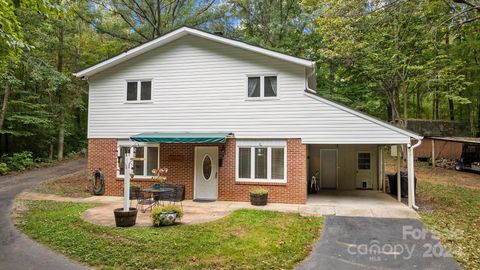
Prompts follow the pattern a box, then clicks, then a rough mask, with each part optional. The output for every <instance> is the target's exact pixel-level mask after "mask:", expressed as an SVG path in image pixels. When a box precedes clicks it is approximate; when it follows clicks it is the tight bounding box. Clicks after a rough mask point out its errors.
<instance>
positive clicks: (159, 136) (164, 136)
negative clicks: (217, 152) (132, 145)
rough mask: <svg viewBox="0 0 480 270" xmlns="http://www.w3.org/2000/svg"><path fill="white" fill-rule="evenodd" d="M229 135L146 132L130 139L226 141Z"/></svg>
mask: <svg viewBox="0 0 480 270" xmlns="http://www.w3.org/2000/svg"><path fill="white" fill-rule="evenodd" d="M228 135H230V133H228V132H209V133H205V132H145V133H140V134H136V135H133V136H130V140H132V141H134V142H152V143H224V142H225V140H226V139H227V136H228Z"/></svg>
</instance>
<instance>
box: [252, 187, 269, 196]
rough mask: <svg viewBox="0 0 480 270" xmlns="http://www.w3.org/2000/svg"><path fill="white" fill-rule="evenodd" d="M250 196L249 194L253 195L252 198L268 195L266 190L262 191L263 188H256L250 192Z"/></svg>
mask: <svg viewBox="0 0 480 270" xmlns="http://www.w3.org/2000/svg"><path fill="white" fill-rule="evenodd" d="M250 194H251V195H254V196H262V195H267V194H268V190H266V189H263V188H256V189H252V190H250Z"/></svg>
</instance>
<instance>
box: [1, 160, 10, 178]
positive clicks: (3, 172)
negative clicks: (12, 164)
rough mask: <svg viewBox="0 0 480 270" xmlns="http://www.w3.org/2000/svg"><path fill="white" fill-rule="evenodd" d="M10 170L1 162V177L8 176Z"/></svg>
mask: <svg viewBox="0 0 480 270" xmlns="http://www.w3.org/2000/svg"><path fill="white" fill-rule="evenodd" d="M9 171H10V169H9V168H8V165H7V163H5V162H1V163H0V175H6V174H7V173H8V172H9Z"/></svg>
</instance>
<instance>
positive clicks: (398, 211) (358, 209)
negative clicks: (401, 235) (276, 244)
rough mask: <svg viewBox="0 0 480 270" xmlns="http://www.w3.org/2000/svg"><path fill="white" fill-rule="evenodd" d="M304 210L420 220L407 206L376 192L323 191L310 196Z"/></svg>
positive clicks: (339, 214)
mask: <svg viewBox="0 0 480 270" xmlns="http://www.w3.org/2000/svg"><path fill="white" fill-rule="evenodd" d="M302 210H303V212H306V213H312V214H314V213H319V214H322V215H334V216H353V217H381V218H414V219H415V218H418V215H417V213H416V212H415V211H414V210H412V209H410V208H408V206H406V205H405V204H403V203H399V202H398V201H397V200H395V198H393V197H392V196H390V195H388V194H386V193H383V192H380V191H375V190H321V191H320V192H319V193H318V194H311V195H309V196H308V199H307V203H306V204H305V205H304V206H303V208H302Z"/></svg>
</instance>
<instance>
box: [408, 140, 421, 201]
mask: <svg viewBox="0 0 480 270" xmlns="http://www.w3.org/2000/svg"><path fill="white" fill-rule="evenodd" d="M421 143H422V141H421V140H418V142H417V143H416V144H415V145H413V146H412V145H411V144H408V149H407V161H408V162H407V166H408V207H410V208H414V209H418V207H417V206H416V205H415V167H414V164H415V163H414V162H413V149H415V148H416V147H417V146H419V145H420V144H421Z"/></svg>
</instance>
